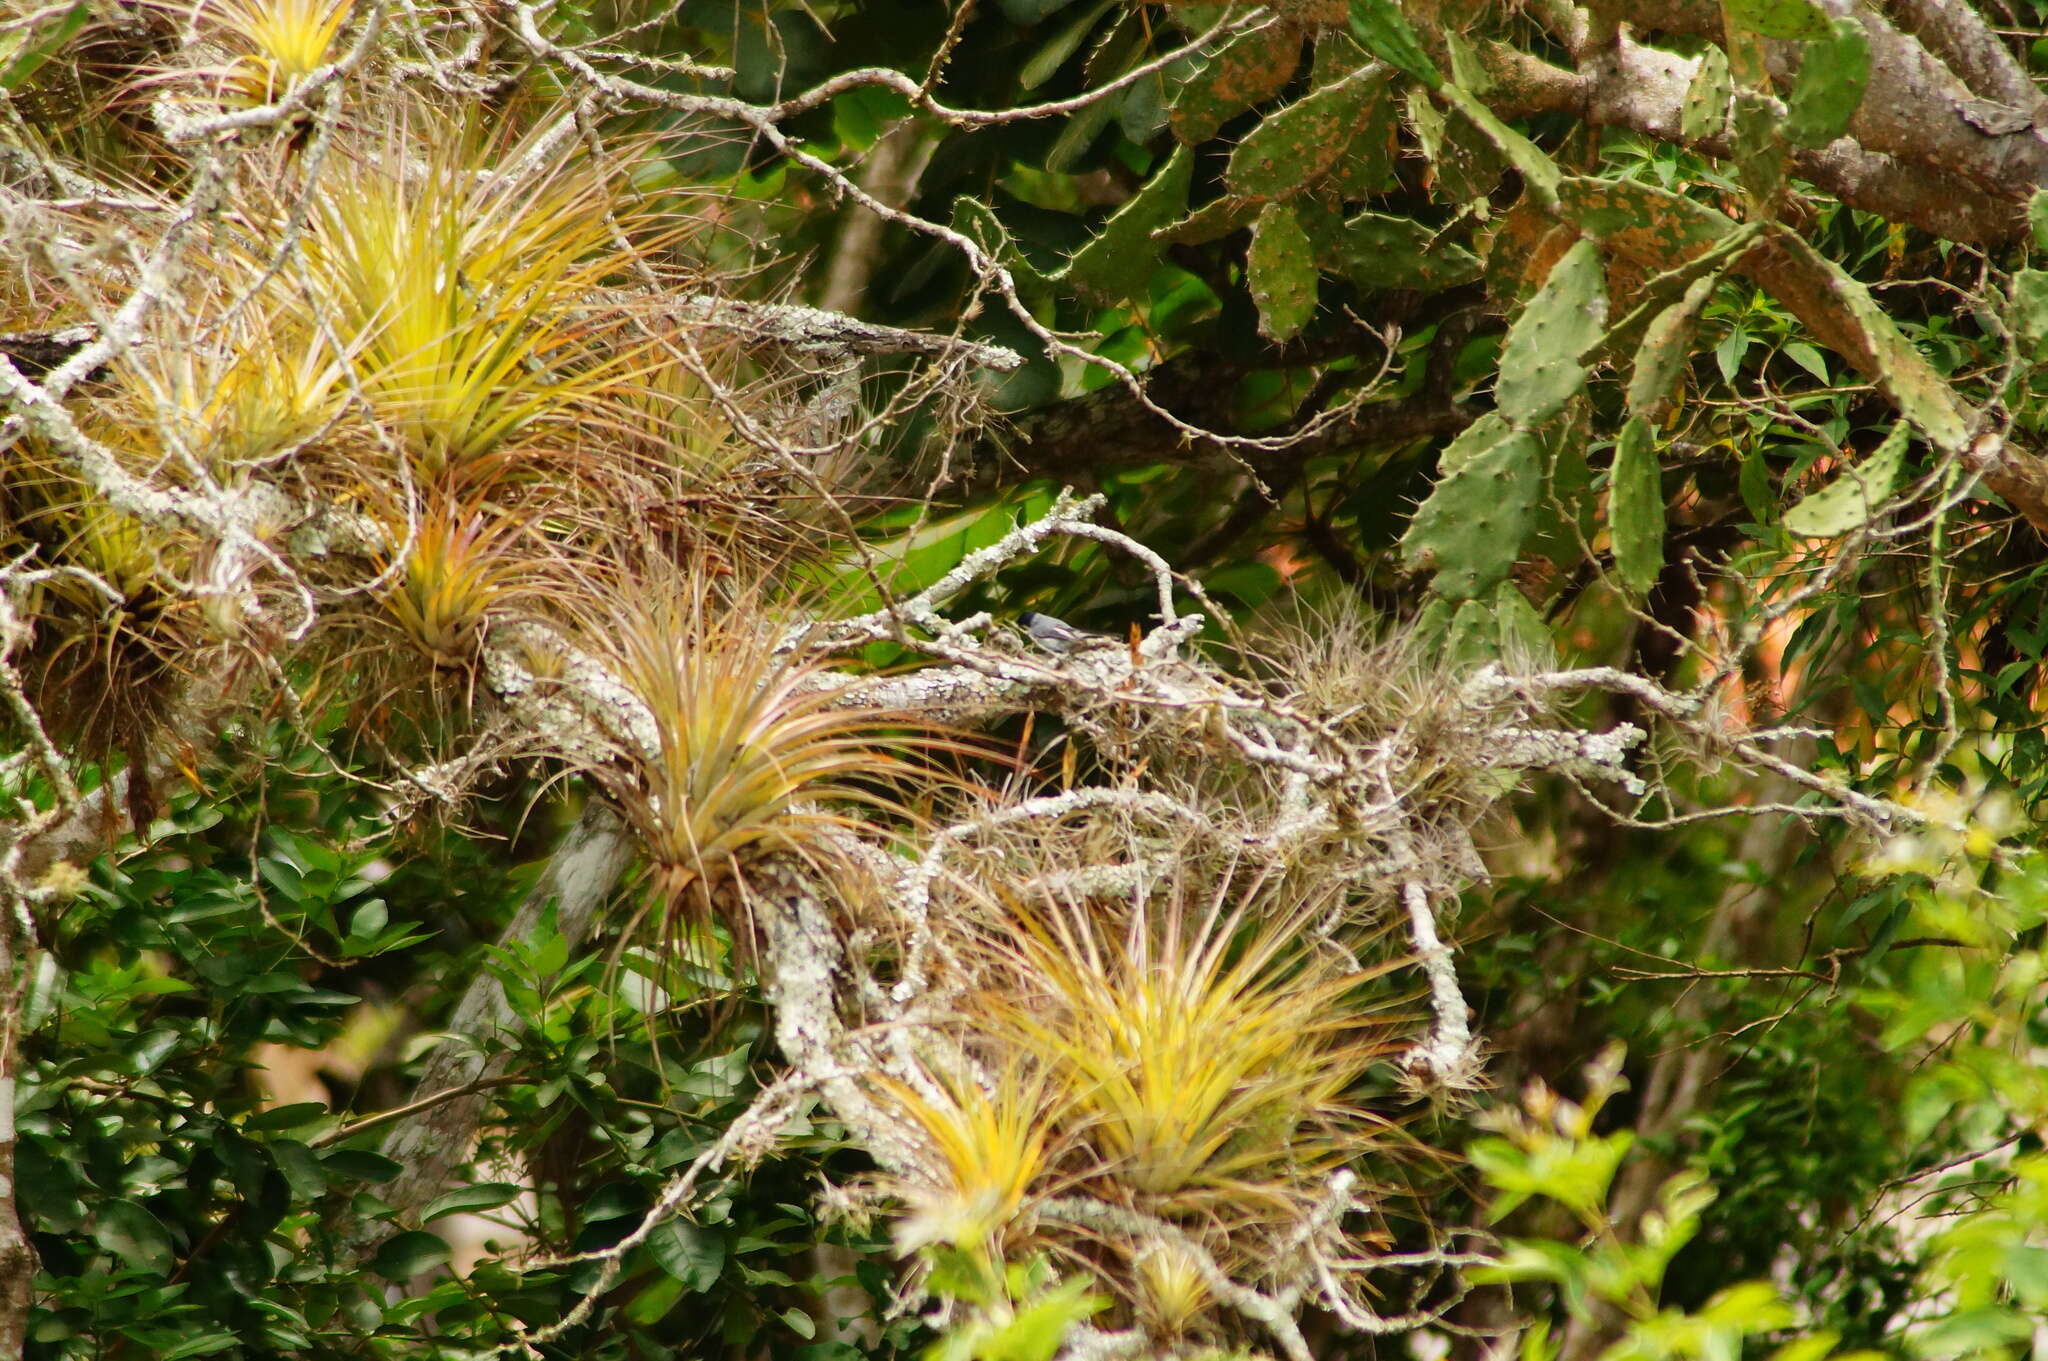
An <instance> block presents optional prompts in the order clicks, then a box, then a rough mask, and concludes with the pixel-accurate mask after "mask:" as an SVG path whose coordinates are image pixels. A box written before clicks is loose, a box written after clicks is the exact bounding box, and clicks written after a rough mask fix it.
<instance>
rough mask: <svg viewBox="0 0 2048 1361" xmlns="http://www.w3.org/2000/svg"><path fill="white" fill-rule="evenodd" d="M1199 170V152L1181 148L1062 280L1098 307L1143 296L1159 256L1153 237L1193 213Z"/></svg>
mask: <svg viewBox="0 0 2048 1361" xmlns="http://www.w3.org/2000/svg"><path fill="white" fill-rule="evenodd" d="M1194 170H1195V153H1194V152H1192V151H1190V150H1188V148H1186V147H1176V148H1175V149H1174V153H1173V155H1172V156H1171V157H1170V158H1168V160H1167V162H1166V164H1165V166H1164V167H1162V168H1161V169H1160V171H1159V173H1158V174H1156V175H1154V176H1153V177H1152V178H1151V179H1150V180H1149V181H1147V182H1146V184H1145V187H1144V188H1142V189H1140V190H1139V191H1138V192H1137V193H1136V194H1133V195H1132V196H1131V198H1130V199H1129V200H1128V201H1127V202H1126V203H1125V204H1124V205H1123V207H1121V208H1119V209H1117V210H1116V212H1115V213H1114V214H1113V215H1112V216H1111V217H1110V219H1109V221H1107V222H1105V223H1103V224H1102V230H1101V231H1099V232H1097V233H1096V235H1095V239H1094V240H1092V241H1090V242H1089V243H1088V244H1087V245H1086V246H1084V247H1082V248H1081V250H1080V252H1079V253H1078V254H1076V255H1075V256H1074V258H1073V260H1072V262H1071V263H1069V264H1068V266H1067V267H1066V269H1065V270H1064V271H1063V272H1062V274H1061V275H1060V277H1062V278H1064V279H1065V280H1066V281H1067V282H1068V283H1069V284H1071V285H1072V286H1073V287H1074V288H1075V290H1076V291H1078V292H1080V293H1081V294H1082V295H1083V296H1085V297H1089V298H1093V299H1094V300H1095V301H1097V302H1102V303H1111V302H1117V301H1121V300H1122V299H1124V298H1132V297H1143V296H1144V295H1145V292H1146V285H1147V283H1148V282H1149V281H1150V279H1151V277H1152V264H1153V262H1154V261H1155V260H1157V259H1158V257H1159V242H1158V241H1157V240H1156V239H1154V237H1153V233H1154V232H1156V231H1158V230H1159V229H1160V228H1162V227H1165V226H1166V225H1167V224H1169V223H1171V222H1173V221H1174V220H1175V219H1176V218H1178V217H1180V215H1181V214H1182V213H1184V212H1186V211H1187V204H1188V182H1189V180H1190V179H1192V178H1193V176H1194Z"/></svg>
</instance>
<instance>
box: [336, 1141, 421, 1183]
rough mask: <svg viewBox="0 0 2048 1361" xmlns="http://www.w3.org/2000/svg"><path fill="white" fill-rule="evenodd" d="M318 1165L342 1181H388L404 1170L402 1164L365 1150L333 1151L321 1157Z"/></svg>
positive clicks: (347, 1149)
mask: <svg viewBox="0 0 2048 1361" xmlns="http://www.w3.org/2000/svg"><path fill="white" fill-rule="evenodd" d="M320 1165H321V1166H322V1167H324V1168H326V1169H327V1171H328V1172H329V1173H330V1174H331V1175H333V1176H336V1177H340V1178H341V1179H342V1180H344V1181H368V1182H379V1181H390V1180H391V1179H392V1178H393V1177H395V1176H397V1175H398V1174H399V1173H400V1172H403V1171H404V1170H405V1166H404V1164H402V1163H399V1162H396V1161H394V1160H392V1159H390V1158H387V1157H385V1156H384V1155H383V1154H381V1153H372V1152H370V1150H369V1149H367V1148H337V1149H334V1150H332V1151H331V1152H328V1153H326V1154H324V1155H323V1156H322V1157H321V1159H320Z"/></svg>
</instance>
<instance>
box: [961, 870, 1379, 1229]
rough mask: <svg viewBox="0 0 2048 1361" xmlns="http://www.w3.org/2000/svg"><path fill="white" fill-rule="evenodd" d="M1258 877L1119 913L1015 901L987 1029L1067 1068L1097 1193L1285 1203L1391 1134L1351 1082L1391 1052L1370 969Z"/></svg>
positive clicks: (1162, 1202) (1260, 1207) (1170, 1205)
mask: <svg viewBox="0 0 2048 1361" xmlns="http://www.w3.org/2000/svg"><path fill="white" fill-rule="evenodd" d="M1262 888H1263V885H1262V884H1260V883H1258V882H1257V881H1256V880H1255V881H1254V882H1253V883H1252V884H1250V885H1245V884H1241V883H1238V882H1234V880H1233V878H1232V877H1229V876H1223V877H1220V878H1219V881H1218V882H1217V883H1215V884H1214V885H1211V886H1209V887H1208V888H1207V889H1206V890H1203V889H1199V888H1197V887H1196V886H1194V885H1191V884H1186V883H1175V884H1172V885H1169V886H1167V887H1166V888H1165V891H1164V892H1163V893H1162V894H1161V895H1159V896H1158V897H1157V898H1154V897H1153V896H1151V895H1142V898H1143V900H1142V901H1138V902H1135V903H1124V904H1117V905H1115V906H1114V907H1110V906H1106V905H1104V904H1102V903H1096V902H1078V903H1077V902H1066V901H1061V900H1058V899H1049V900H1048V901H1045V902H1042V903H1033V902H1031V901H1029V900H1024V899H1013V900H1012V901H1011V903H1010V909H1009V912H1008V915H1007V920H1006V921H1005V922H1004V923H1003V932H1004V935H1005V936H1007V937H1008V939H1007V940H1006V941H1000V942H998V943H996V944H994V945H993V946H991V947H990V948H992V949H994V950H995V951H996V952H997V953H998V954H999V955H1000V956H1002V957H1003V958H1005V959H1006V960H1007V962H1008V966H1009V967H1008V970H1007V972H1008V975H1009V976H1008V979H1007V981H1006V982H1005V984H1004V985H1003V990H1002V991H1001V992H998V993H995V994H992V995H991V996H990V997H989V998H988V1006H989V1021H990V1024H991V1025H992V1026H993V1027H995V1028H996V1029H997V1030H998V1031H1000V1032H1001V1033H1003V1034H1004V1035H1006V1036H1008V1037H1010V1038H1011V1039H1012V1040H1013V1041H1014V1042H1015V1043H1017V1044H1018V1045H1020V1046H1021V1047H1023V1049H1024V1050H1025V1051H1026V1052H1029V1053H1031V1054H1033V1055H1034V1056H1036V1057H1037V1058H1038V1059H1039V1060H1040V1061H1041V1062H1043V1063H1045V1064H1047V1065H1048V1066H1050V1067H1051V1068H1053V1069H1054V1070H1055V1071H1058V1072H1061V1073H1063V1074H1064V1075H1065V1076H1066V1080H1067V1081H1068V1082H1069V1084H1070V1085H1071V1086H1072V1087H1073V1088H1074V1090H1075V1092H1076V1098H1075V1103H1076V1109H1077V1110H1078V1111H1079V1112H1081V1114H1082V1119H1083V1121H1084V1123H1085V1126H1086V1129H1085V1133H1084V1135H1083V1137H1084V1138H1085V1139H1086V1141H1087V1142H1088V1143H1089V1144H1090V1146H1092V1148H1093V1149H1094V1150H1095V1152H1096V1155H1097V1157H1098V1158H1099V1159H1100V1162H1101V1165H1102V1166H1103V1168H1104V1169H1105V1173H1104V1178H1105V1181H1104V1190H1106V1191H1113V1192H1114V1193H1115V1194H1116V1195H1117V1196H1118V1198H1119V1199H1121V1200H1124V1201H1126V1202H1127V1203H1130V1204H1132V1205H1134V1206H1136V1207H1139V1208H1143V1209H1145V1210H1147V1211H1148V1212H1151V1213H1156V1214H1160V1215H1163V1216H1166V1217H1170V1218H1174V1219H1181V1220H1191V1221H1192V1220H1197V1219H1206V1220H1212V1221H1215V1222H1222V1223H1228V1222H1250V1221H1256V1220H1268V1219H1272V1218H1274V1217H1276V1216H1277V1217H1283V1218H1284V1217H1287V1216H1288V1215H1291V1214H1292V1213H1293V1212H1294V1210H1295V1209H1296V1208H1297V1207H1298V1205H1299V1204H1300V1202H1301V1198H1302V1196H1303V1194H1304V1188H1305V1187H1306V1186H1307V1185H1308V1183H1309V1182H1310V1181H1311V1180H1313V1179H1315V1178H1316V1177H1318V1176H1319V1175H1320V1174H1322V1173H1326V1172H1327V1171H1328V1170H1329V1169H1330V1168H1332V1167H1333V1166H1335V1165H1337V1164H1339V1163H1342V1162H1343V1161H1345V1160H1347V1159H1348V1158H1350V1157H1352V1156H1354V1155H1356V1154H1358V1153H1360V1152H1363V1151H1364V1150H1366V1149H1367V1148H1369V1147H1371V1146H1372V1145H1373V1144H1374V1143H1375V1142H1376V1141H1380V1140H1383V1139H1384V1138H1385V1137H1386V1133H1387V1129H1388V1127H1387V1125H1386V1122H1385V1121H1383V1120H1380V1119H1377V1118H1375V1117H1373V1116H1372V1115H1370V1114H1369V1113H1368V1112H1366V1111H1364V1110H1363V1109H1361V1108H1359V1107H1358V1106H1356V1105H1355V1104H1353V1103H1352V1102H1351V1101H1350V1100H1349V1099H1348V1097H1347V1093H1348V1092H1349V1091H1350V1090H1351V1089H1352V1088H1353V1087H1355V1086H1356V1085H1357V1083H1358V1081H1359V1080H1360V1078H1362V1077H1363V1076H1364V1074H1365V1073H1366V1071H1367V1070H1368V1069H1369V1068H1371V1067H1372V1066H1373V1065H1374V1064H1375V1063H1378V1062H1380V1061H1382V1060H1383V1059H1384V1058H1385V1057H1386V1056H1387V1055H1388V1054H1389V1053H1390V1052H1392V1051H1393V1050H1394V1049H1395V1048H1396V1047H1397V1037H1398V1034H1399V1032H1400V1026H1399V1024H1398V1023H1397V1022H1395V1021H1392V1020H1390V1019H1389V1017H1388V1016H1387V1015H1386V1014H1385V999H1384V997H1383V996H1376V995H1369V994H1372V993H1374V991H1375V989H1374V986H1373V985H1374V984H1375V982H1376V980H1377V979H1378V978H1379V977H1380V976H1382V975H1384V974H1385V973H1387V972H1389V971H1390V970H1391V969H1392V968H1393V967H1395V966H1394V965H1391V964H1388V965H1382V966H1380V967H1378V968H1374V969H1364V968H1360V967H1358V966H1356V965H1354V964H1352V963H1350V962H1349V961H1348V960H1347V959H1345V958H1344V957H1343V956H1342V955H1341V954H1339V953H1338V952H1336V951H1334V950H1331V949H1328V948H1319V947H1318V946H1317V945H1316V944H1315V943H1314V936H1313V925H1314V922H1315V921H1316V920H1317V918H1318V917H1319V916H1320V915H1321V914H1322V913H1323V912H1324V911H1325V910H1326V904H1324V903H1320V902H1313V901H1311V902H1306V903H1303V902H1296V903H1291V904H1290V903H1276V902H1273V901H1271V900H1269V899H1268V898H1267V897H1266V896H1265V895H1264V893H1263V892H1262V891H1261V890H1262Z"/></svg>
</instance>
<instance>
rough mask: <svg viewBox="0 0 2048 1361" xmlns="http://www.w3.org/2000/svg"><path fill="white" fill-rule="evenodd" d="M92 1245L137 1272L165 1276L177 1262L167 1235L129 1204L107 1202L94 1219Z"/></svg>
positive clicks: (150, 1216) (154, 1220)
mask: <svg viewBox="0 0 2048 1361" xmlns="http://www.w3.org/2000/svg"><path fill="white" fill-rule="evenodd" d="M92 1241H93V1242H95V1243H98V1244H99V1245H100V1246H101V1247H102V1248H105V1249H106V1250H107V1251H108V1252H111V1253H113V1254H114V1255H115V1256H116V1257H119V1258H120V1259H121V1260H122V1261H123V1262H125V1263H127V1264H128V1265H129V1266H131V1267H133V1268H134V1269H135V1270H137V1271H147V1272H152V1273H154V1274H156V1275H158V1276H162V1275H167V1274H168V1273H169V1272H170V1270H171V1267H172V1265H173V1264H174V1263H175V1262H176V1260H177V1254H176V1252H175V1251H174V1250H173V1247H172V1244H171V1235H170V1233H169V1231H168V1230H166V1229H165V1228H164V1226H163V1225H162V1223H160V1222H159V1221H158V1220H157V1217H156V1216H155V1215H153V1214H151V1213H150V1212H149V1211H147V1210H145V1209H143V1208H142V1207H141V1206H140V1205H137V1204H136V1203H135V1202H134V1201H132V1200H110V1201H108V1202H107V1203H106V1204H104V1205H102V1206H100V1210H99V1214H98V1215H97V1216H96V1217H95V1218H94V1221H93V1227H92Z"/></svg>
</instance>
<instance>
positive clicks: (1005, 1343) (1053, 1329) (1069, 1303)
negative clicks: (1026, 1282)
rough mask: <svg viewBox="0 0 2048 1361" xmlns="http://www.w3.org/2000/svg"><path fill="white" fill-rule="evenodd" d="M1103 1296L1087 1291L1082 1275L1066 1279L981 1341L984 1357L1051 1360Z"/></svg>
mask: <svg viewBox="0 0 2048 1361" xmlns="http://www.w3.org/2000/svg"><path fill="white" fill-rule="evenodd" d="M1108 1307H1109V1300H1108V1298H1107V1297H1106V1296H1102V1295H1094V1294H1090V1293H1089V1291H1088V1282H1087V1281H1086V1280H1083V1279H1078V1278H1077V1279H1074V1280H1070V1281H1066V1282H1064V1283H1063V1284H1061V1285H1059V1286H1057V1287H1055V1288H1054V1289H1052V1290H1049V1291H1047V1292H1046V1293H1045V1294H1043V1295H1041V1296H1040V1297H1039V1298H1037V1299H1035V1300H1033V1301H1032V1302H1031V1303H1030V1304H1027V1305H1025V1306H1024V1307H1023V1308H1022V1309H1019V1310H1018V1311H1017V1316H1016V1317H1015V1318H1013V1319H1011V1320H1010V1322H1009V1323H1008V1324H1007V1325H1006V1326H1004V1327H1003V1328H1002V1329H1001V1330H1000V1331H998V1332H997V1333H996V1334H995V1335H994V1336H992V1337H990V1338H988V1339H987V1340H985V1341H984V1342H983V1343H982V1346H981V1351H980V1355H981V1356H982V1358H983V1359H984V1361H1052V1358H1053V1357H1054V1356H1056V1355H1058V1354H1059V1350H1060V1344H1061V1343H1063V1342H1065V1341H1066V1338H1067V1334H1068V1333H1070V1332H1072V1331H1073V1330H1074V1328H1075V1327H1076V1326H1077V1325H1078V1324H1081V1323H1083V1322H1085V1321H1086V1320H1087V1319H1088V1318H1089V1317H1090V1316H1091V1315H1093V1314H1095V1313H1096V1312H1097V1311H1099V1310H1102V1309H1106V1308H1108Z"/></svg>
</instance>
